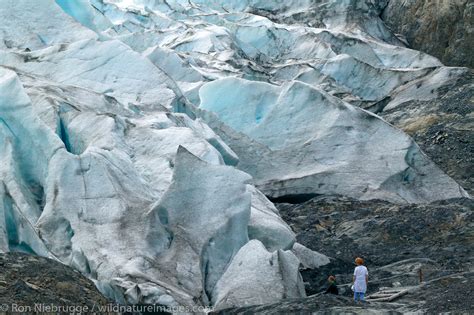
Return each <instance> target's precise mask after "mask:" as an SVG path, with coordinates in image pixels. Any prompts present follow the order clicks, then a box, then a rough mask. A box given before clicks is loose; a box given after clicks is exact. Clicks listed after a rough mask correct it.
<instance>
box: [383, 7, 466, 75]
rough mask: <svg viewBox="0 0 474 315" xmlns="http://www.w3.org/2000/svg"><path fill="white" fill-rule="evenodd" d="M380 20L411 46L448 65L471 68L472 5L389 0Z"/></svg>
mask: <svg viewBox="0 0 474 315" xmlns="http://www.w3.org/2000/svg"><path fill="white" fill-rule="evenodd" d="M381 16H382V19H383V20H384V21H385V23H386V24H387V25H388V26H389V27H390V28H391V29H392V30H393V31H394V32H395V33H397V34H401V35H402V36H403V37H404V39H405V40H406V41H407V42H408V44H409V45H410V47H412V48H414V49H417V50H421V51H424V52H427V53H429V54H430V55H433V56H435V57H438V58H439V59H440V60H441V61H442V62H443V63H444V64H446V65H449V66H464V67H470V68H474V56H473V54H472V51H473V50H474V3H473V2H472V1H469V0H453V1H424V0H414V1H396V0H391V1H388V5H387V7H386V8H385V9H384V11H383V12H382V15H381Z"/></svg>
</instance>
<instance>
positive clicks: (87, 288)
mask: <svg viewBox="0 0 474 315" xmlns="http://www.w3.org/2000/svg"><path fill="white" fill-rule="evenodd" d="M38 303H41V304H42V305H43V306H44V307H49V306H55V307H75V308H76V311H77V310H79V312H80V310H84V309H85V307H87V308H88V309H89V310H93V308H94V307H97V309H98V307H99V306H102V307H103V306H106V305H107V304H108V303H110V301H109V300H107V299H106V298H104V297H103V295H102V294H100V293H99V291H98V290H97V288H96V287H95V285H94V283H93V282H92V281H90V280H89V279H87V278H85V277H84V276H82V275H81V274H80V273H79V272H77V271H76V270H74V269H72V268H70V267H68V266H65V265H63V264H61V263H59V262H57V261H54V260H51V259H47V258H44V257H38V256H31V255H26V254H22V253H8V254H2V255H0V304H1V305H2V309H1V311H2V312H3V311H11V312H32V311H28V308H31V309H32V310H34V307H35V304H38ZM13 305H16V307H17V308H18V310H17V311H15V310H14V309H12V306H13ZM97 309H96V310H97ZM22 310H23V311H22ZM53 312H54V311H53ZM70 312H71V313H72V312H74V309H73V310H71V311H70Z"/></svg>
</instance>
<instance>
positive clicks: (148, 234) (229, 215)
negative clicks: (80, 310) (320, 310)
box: [0, 0, 472, 310]
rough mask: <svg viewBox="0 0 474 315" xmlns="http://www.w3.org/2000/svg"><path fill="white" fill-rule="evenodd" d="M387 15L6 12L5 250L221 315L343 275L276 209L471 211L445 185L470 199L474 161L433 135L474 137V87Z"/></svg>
mask: <svg viewBox="0 0 474 315" xmlns="http://www.w3.org/2000/svg"><path fill="white" fill-rule="evenodd" d="M385 4H386V1H380V2H376V1H372V0H366V1H355V0H350V1H336V0H334V1H322V0H321V1H319V0H318V1H299V0H298V1H296V0H295V1H272V2H269V1H262V0H246V1H241V0H194V1H181V0H167V1H147V0H136V1H122V0H90V1H89V0H57V1H53V0H41V1H37V0H18V1H13V0H0V17H1V18H2V23H0V251H1V252H9V251H24V252H28V253H32V254H36V255H40V256H45V257H52V258H55V259H58V260H60V261H61V262H63V263H65V264H67V265H69V266H72V267H74V268H75V269H77V270H78V271H80V272H81V273H83V274H84V275H86V276H87V277H88V278H90V279H91V280H93V281H94V283H95V284H96V286H97V287H98V288H99V289H100V291H101V292H102V293H104V294H105V295H106V296H107V297H109V298H111V299H113V300H115V301H116V302H119V303H123V304H142V303H144V304H160V305H165V306H188V307H194V306H212V307H214V308H215V309H217V310H219V309H224V308H227V307H234V306H240V305H248V306H251V305H253V304H257V303H273V302H278V301H280V300H282V299H285V298H290V297H291V298H304V297H305V291H304V289H303V284H302V278H301V276H300V273H299V269H298V267H299V265H300V263H302V265H304V266H307V267H311V268H316V267H320V268H330V266H331V261H328V258H327V257H326V256H325V255H324V254H325V252H322V254H319V253H316V252H314V251H312V249H315V248H314V247H313V246H312V245H310V244H309V243H307V242H306V243H302V244H297V243H295V241H296V236H295V233H294V232H293V231H292V229H291V228H290V226H288V224H287V223H285V221H284V220H282V218H281V216H280V213H279V211H278V209H277V208H276V207H275V206H274V204H272V202H271V201H270V200H269V199H268V197H270V198H273V199H274V200H278V201H283V200H291V201H298V202H300V201H302V200H306V199H308V198H310V197H314V196H317V195H321V194H330V195H332V194H342V195H345V196H346V198H349V197H350V198H354V200H355V201H354V202H363V201H364V202H366V201H367V200H369V199H373V198H378V199H383V200H385V202H387V201H390V202H393V203H395V204H411V203H420V204H422V203H426V202H432V201H435V200H439V199H444V198H463V197H467V196H468V195H467V193H466V191H465V190H464V189H463V188H462V187H461V186H460V185H459V184H458V183H457V182H456V181H455V180H454V179H452V178H451V177H450V176H449V175H447V174H446V173H445V172H443V170H444V171H446V172H449V174H450V175H452V176H453V177H455V179H457V180H459V181H460V182H462V183H463V184H464V183H468V180H467V179H466V178H463V177H462V176H461V175H460V174H461V172H463V170H465V169H467V168H468V165H469V164H468V163H470V162H469V159H468V158H467V157H466V159H465V161H466V162H462V163H461V164H459V167H458V166H455V165H453V164H452V163H450V162H448V161H447V158H446V157H447V156H448V155H449V153H446V150H448V149H449V148H451V147H452V145H449V146H448V147H445V146H434V147H431V146H430V145H429V143H430V142H429V140H428V138H429V139H431V137H432V136H431V135H432V134H433V132H432V131H427V132H426V133H425V131H423V130H428V129H429V128H428V129H423V128H422V127H423V126H425V125H429V124H428V123H425V124H423V121H425V120H428V121H429V122H431V121H432V120H429V119H428V118H426V117H425V116H427V115H428V114H429V115H431V114H433V113H431V112H430V110H434V109H431V108H429V106H430V104H433V102H435V103H436V106H437V108H439V109H440V110H442V111H443V112H442V113H438V114H439V116H440V117H442V118H437V119H438V120H437V121H439V122H440V123H441V124H442V125H441V126H439V127H437V128H443V126H446V127H447V128H448V127H449V128H451V129H449V130H450V131H449V132H450V133H453V134H454V130H456V132H458V133H457V134H461V133H462V132H463V131H462V130H463V129H464V128H469V124H470V123H471V121H470V120H469V119H471V118H469V117H470V116H469V115H472V110H471V109H470V107H468V106H459V107H457V106H454V107H455V109H454V107H453V106H452V105H450V101H449V99H459V100H460V101H462V102H470V98H469V97H470V96H469V93H470V80H472V79H470V75H471V74H470V72H469V71H468V70H467V69H466V68H451V67H445V66H443V64H442V63H441V62H440V61H439V60H438V59H436V58H435V57H432V56H430V55H427V54H425V53H422V52H419V51H415V50H411V49H408V48H405V47H404V45H403V43H402V42H401V41H400V40H399V39H398V38H397V37H396V36H395V35H394V34H393V33H392V32H391V31H390V30H389V29H388V28H387V27H386V26H385V24H384V23H383V21H382V20H381V19H380V16H379V15H380V13H381V10H382V8H383V7H384V6H385ZM313 19H314V23H313V22H311V20H313ZM453 86H455V87H458V86H461V87H463V88H462V89H463V90H462V91H460V92H459V93H458V94H456V93H457V92H455V91H454V92H453V93H454V94H453V93H451V94H448V93H444V92H443V91H446V90H449V89H450V88H451V87H453ZM463 91H464V92H463ZM444 95H446V97H447V99H446V100H443V99H442V97H444ZM419 103H420V104H422V106H421V107H420V108H419V109H420V112H416V111H415V110H413V111H414V113H412V110H411V108H412V107H413V106H415V105H414V104H419ZM405 109H407V110H408V109H410V110H409V111H407V113H409V114H408V115H409V117H408V116H406V115H405V114H404V111H405ZM451 109H452V110H451ZM374 113H377V114H379V115H380V116H384V117H385V119H387V120H389V121H391V122H393V123H394V124H396V125H397V126H399V127H401V128H404V130H406V131H407V132H410V133H411V134H413V135H415V136H416V137H418V139H420V141H421V144H422V146H424V148H426V149H427V151H428V153H430V154H432V155H433V154H436V155H437V154H440V155H441V156H442V157H441V158H439V159H437V161H438V162H439V163H440V164H441V166H442V167H443V170H442V169H440V168H438V166H437V165H436V164H435V163H433V162H432V161H431V160H430V158H429V157H428V156H426V155H425V154H424V153H423V151H422V150H421V149H420V147H419V146H418V145H417V144H416V143H415V142H414V141H413V139H412V138H410V137H409V136H408V135H407V134H406V133H404V132H403V131H402V130H400V129H397V128H396V127H394V126H393V125H391V124H389V123H387V122H386V121H385V120H384V119H383V118H381V117H380V116H378V115H377V114H374ZM444 113H446V114H444ZM433 115H437V114H433ZM457 115H459V116H462V115H464V116H465V117H464V118H462V120H459V121H460V125H456V124H457V121H458V120H457V117H458V116H457ZM429 117H431V116H429ZM410 119H412V120H414V121H410ZM412 123H414V124H415V126H413V124H412ZM410 124H411V125H410ZM420 125H421V126H422V127H420ZM407 126H408V127H407ZM430 126H431V125H430ZM447 130H448V129H447ZM451 130H453V131H451ZM412 131H413V132H414V133H413V132H412ZM437 136H438V135H436V137H437ZM425 138H426V140H424V139H425ZM436 139H437V138H436ZM454 147H455V151H456V152H459V153H460V154H461V155H462V156H464V155H466V156H467V154H468V153H467V151H466V150H465V149H464V148H462V145H458V146H454ZM463 163H464V164H463ZM456 165H457V164H456ZM351 200H352V199H351ZM367 202H368V201H367ZM400 207H401V206H400ZM409 207H413V206H411V205H410V206H409ZM420 207H422V206H420ZM421 209H422V208H421ZM295 211H296V212H297V210H295ZM290 222H291V220H290ZM329 253H330V254H331V255H332V252H329ZM328 262H329V263H328ZM326 266H329V267H326ZM269 290H270V291H271V293H268V291H269Z"/></svg>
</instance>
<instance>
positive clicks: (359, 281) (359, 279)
mask: <svg viewBox="0 0 474 315" xmlns="http://www.w3.org/2000/svg"><path fill="white" fill-rule="evenodd" d="M355 263H356V265H357V267H355V269H354V276H353V277H352V284H353V287H354V301H355V302H359V301H360V302H364V295H365V292H366V291H367V284H368V283H369V271H368V270H367V268H366V267H365V266H364V260H363V259H362V258H360V257H357V258H356V260H355Z"/></svg>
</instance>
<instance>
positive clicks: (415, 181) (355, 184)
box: [200, 78, 466, 202]
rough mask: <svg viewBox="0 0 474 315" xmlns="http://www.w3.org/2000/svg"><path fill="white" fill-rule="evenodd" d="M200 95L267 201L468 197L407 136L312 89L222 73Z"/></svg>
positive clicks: (294, 84)
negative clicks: (329, 196) (324, 197)
mask: <svg viewBox="0 0 474 315" xmlns="http://www.w3.org/2000/svg"><path fill="white" fill-rule="evenodd" d="M200 98H201V104H200V109H202V110H205V111H210V112H213V113H215V114H216V115H214V116H213V115H204V116H206V117H210V118H208V119H209V121H211V120H213V119H218V120H219V121H221V122H223V123H224V124H227V125H228V126H230V127H231V128H232V130H231V131H229V129H226V128H222V126H221V127H218V128H216V129H219V130H220V131H219V132H218V133H220V134H222V135H223V137H224V138H225V139H228V141H227V142H228V143H229V145H230V147H231V148H232V149H233V150H234V151H235V152H236V153H237V155H238V156H239V158H240V163H239V165H238V166H239V167H240V168H241V169H242V170H244V171H246V172H248V173H249V174H251V175H252V176H253V177H254V179H255V183H256V185H257V187H259V189H260V190H262V192H263V193H265V194H266V195H268V196H270V197H272V198H280V197H285V196H286V197H290V196H291V197H292V198H297V197H298V196H307V195H317V194H343V195H347V196H351V197H355V198H360V199H377V198H378V199H385V200H391V201H394V202H423V201H432V200H436V199H439V198H445V197H451V198H455V197H460V196H462V195H466V194H465V193H464V192H463V191H462V188H460V187H459V185H458V184H457V183H456V182H454V181H453V180H452V179H451V178H449V177H448V176H447V175H445V174H444V173H443V172H442V171H441V170H439V169H438V168H437V167H436V165H434V164H433V163H432V162H431V161H430V160H429V159H428V158H427V157H426V156H425V155H424V154H423V153H422V152H421V151H420V149H419V148H418V146H417V145H416V144H415V143H414V142H413V140H412V139H410V138H409V137H408V136H407V135H405V134H404V133H402V132H400V131H399V130H397V129H395V128H394V127H392V126H390V125H389V124H387V123H386V122H384V121H383V120H382V119H380V118H378V117H377V116H375V115H374V114H372V113H370V112H367V111H364V110H362V109H359V108H356V107H353V106H351V105H349V104H348V103H345V102H343V101H341V100H340V99H338V98H336V97H333V96H331V95H329V94H327V93H325V92H324V91H322V90H321V89H319V88H317V87H313V86H309V85H307V84H305V83H302V82H299V81H292V82H288V83H286V84H284V85H282V86H273V85H270V84H268V83H263V82H253V81H248V80H244V79H239V78H225V79H220V80H215V81H213V82H210V83H207V84H206V85H204V86H203V87H202V88H201V90H200ZM216 117H217V118H216ZM211 125H212V123H211ZM232 131H234V132H232ZM225 133H229V135H226V136H224V134H225ZM235 133H240V134H243V135H244V136H246V137H247V138H246V137H243V136H240V137H239V135H238V134H237V135H235ZM242 138H243V139H244V140H241V139H242ZM248 138H250V140H252V141H254V142H251V141H249V140H248ZM244 141H247V142H246V143H244ZM255 142H256V143H258V144H259V145H256V144H255ZM255 152H257V154H256V153H255ZM255 155H258V157H256V156H255ZM255 159H258V163H255Z"/></svg>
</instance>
